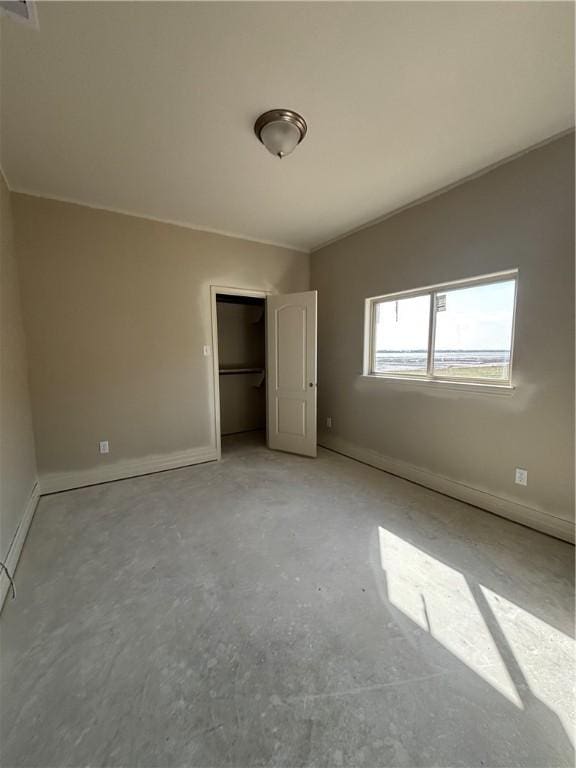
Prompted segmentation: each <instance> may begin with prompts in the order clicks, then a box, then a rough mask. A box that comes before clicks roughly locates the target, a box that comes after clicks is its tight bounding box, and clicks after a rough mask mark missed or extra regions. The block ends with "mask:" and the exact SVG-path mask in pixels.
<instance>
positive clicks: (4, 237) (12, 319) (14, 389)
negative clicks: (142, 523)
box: [0, 173, 36, 561]
mask: <svg viewBox="0 0 576 768" xmlns="http://www.w3.org/2000/svg"><path fill="white" fill-rule="evenodd" d="M10 198H11V195H10V192H9V191H8V188H7V186H6V183H5V181H4V177H3V176H2V173H0V358H1V361H2V365H1V366H0V559H1V560H2V561H5V560H6V557H7V554H8V550H9V548H10V545H11V544H12V542H13V540H14V536H15V534H16V531H17V529H18V526H19V525H20V523H21V521H22V519H23V516H24V514H25V511H26V507H27V505H28V504H29V502H30V499H31V495H32V492H33V490H34V486H35V484H36V459H35V455H34V437H33V431H32V416H31V409H30V398H29V389H28V369H27V358H26V341H25V336H24V328H23V324H22V312H21V302H20V286H19V281H18V269H17V264H16V258H15V249H14V238H13V224H12V206H11V199H10Z"/></svg>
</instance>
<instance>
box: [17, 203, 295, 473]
mask: <svg viewBox="0 0 576 768" xmlns="http://www.w3.org/2000/svg"><path fill="white" fill-rule="evenodd" d="M14 213H15V222H16V238H17V246H18V254H19V259H20V262H21V268H22V289H23V302H24V309H25V312H24V314H25V319H26V330H27V334H28V344H29V356H30V370H31V379H30V381H31V392H32V406H33V414H34V426H35V431H36V445H37V456H38V468H39V471H40V473H41V476H45V475H46V474H47V473H60V472H70V471H74V470H85V469H91V468H94V467H102V466H105V465H108V464H114V463H115V462H125V461H126V460H134V459H144V458H146V457H148V456H165V455H170V454H174V453H177V452H182V451H188V450H191V449H195V448H204V447H209V446H212V447H213V446H214V445H215V435H214V418H213V417H214V414H213V408H212V402H213V400H212V381H213V372H212V358H211V357H205V356H203V352H202V347H203V345H205V344H209V345H211V343H212V338H211V304H210V285H211V284H216V285H220V286H233V287H240V288H253V289H258V290H269V291H283V292H285V291H297V290H302V289H305V288H307V287H308V284H309V257H308V256H307V255H305V254H302V253H298V252H294V251H290V250H287V249H284V248H279V247H274V246H267V245H262V244H259V243H253V242H249V241H245V240H239V239H234V238H228V237H223V236H220V235H214V234H209V233H205V232H199V231H195V230H191V229H186V228H183V227H176V226H172V225H168V224H162V223H158V222H153V221H149V220H145V219H140V218H136V217H132V216H124V215H120V214H114V213H109V212H105V211H98V210H93V209H90V208H86V207H82V206H77V205H71V204H67V203H58V202H54V201H49V200H45V199H41V198H34V197H29V196H25V195H14ZM99 440H109V441H110V449H111V452H110V454H109V455H108V456H100V455H99V454H98V450H97V448H98V441H99Z"/></svg>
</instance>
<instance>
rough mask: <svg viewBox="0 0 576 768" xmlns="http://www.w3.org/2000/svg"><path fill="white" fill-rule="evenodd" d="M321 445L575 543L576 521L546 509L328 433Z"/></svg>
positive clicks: (323, 437)
mask: <svg viewBox="0 0 576 768" xmlns="http://www.w3.org/2000/svg"><path fill="white" fill-rule="evenodd" d="M318 444H319V445H321V446H323V447H324V448H329V449H330V450H332V451H336V452H337V453H342V454H344V455H345V456H348V457H350V458H352V459H357V460H358V461H361V462H363V463H364V464H369V465H370V466H372V467H376V468H377V469H382V470H384V472H389V473H390V474H392V475H398V476H399V477H402V478H404V479H405V480H410V481H412V482H414V483H418V484H419V485H424V486H426V488H431V489H432V490H433V491H439V492H440V493H443V494H445V495H446V496H452V497H453V498H455V499H458V500H459V501H464V502H466V503H467V504H472V505H473V506H475V507H480V508H481V509H486V510H488V512H493V513H494V514H496V515H500V517H505V518H507V519H508V520H513V521H514V522H515V523H521V524H522V525H526V526H528V527H529V528H535V529H536V530H537V531H542V533H547V534H549V535H550V536H555V537H556V538H558V539H563V540H564V541H569V542H574V524H573V523H571V522H569V521H568V520H564V519H563V518H561V517H556V516H555V515H551V514H550V513H549V512H546V511H545V510H543V509H538V508H536V507H529V506H527V505H525V504H520V503H519V502H517V501H512V500H511V499H506V498H504V497H502V496H497V495H496V494H493V493H489V492H488V491H483V490H480V489H479V488H474V487H472V486H470V485H466V484H465V483H460V482H458V481H457V480H450V479H449V478H447V477H444V476H443V475H438V474H436V473H434V472H430V471H428V470H425V469H420V468H419V467H415V466H414V465H413V464H409V463H408V462H404V461H398V460H397V459H391V458H390V457H388V456H384V455H383V454H381V453H378V452H377V451H373V450H372V449H370V448H361V447H360V446H358V445H355V444H353V443H349V442H348V441H347V440H343V439H342V438H340V437H334V436H332V435H326V434H324V435H321V436H320V438H319V443H318Z"/></svg>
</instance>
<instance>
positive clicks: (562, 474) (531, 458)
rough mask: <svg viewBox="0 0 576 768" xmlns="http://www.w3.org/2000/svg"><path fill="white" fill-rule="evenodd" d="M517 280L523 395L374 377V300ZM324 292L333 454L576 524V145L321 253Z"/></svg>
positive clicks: (316, 264) (517, 369) (325, 406)
mask: <svg viewBox="0 0 576 768" xmlns="http://www.w3.org/2000/svg"><path fill="white" fill-rule="evenodd" d="M513 267H518V268H519V286H518V308H517V318H516V342H515V350H514V370H513V382H514V384H515V385H516V389H515V391H514V394H513V395H511V396H501V395H489V394H477V393H467V392H460V391H455V390H449V391H440V390H439V389H438V388H431V387H427V386H426V385H425V384H420V385H418V384H413V385H407V384H405V383H404V382H392V381H382V380H373V379H367V378H363V377H362V376H361V375H360V374H361V371H362V350H363V323H364V300H365V298H367V297H369V296H377V295H381V294H386V293H391V292H394V291H402V290H408V289H414V288H418V287H421V286H426V285H433V284H435V283H442V282H445V281H450V280H457V279H460V278H467V277H472V276H476V275H482V274H488V273H491V272H497V271H500V270H505V269H508V268H513ZM312 287H313V288H316V289H318V292H319V377H318V378H319V390H318V395H319V426H320V433H319V434H320V437H319V441H320V443H322V442H324V443H326V444H331V445H332V446H333V447H340V448H341V449H342V447H344V448H346V447H350V446H360V447H362V448H365V449H369V450H371V451H374V452H376V453H378V454H380V455H383V456H386V457H391V458H392V459H394V460H397V461H399V462H405V463H406V464H407V465H410V466H412V467H416V468H420V469H423V470H426V471H427V472H429V473H432V474H435V475H439V476H443V477H445V478H449V479H451V480H454V481H457V482H458V483H462V484H465V485H467V486H470V487H472V488H476V489H480V490H482V491H486V492H488V493H489V494H495V495H497V496H498V497H501V498H504V499H507V500H512V501H514V502H517V503H518V504H520V505H525V506H526V507H529V508H532V510H533V511H535V512H536V513H537V514H538V515H541V516H544V514H545V513H548V514H550V515H554V516H558V517H560V518H562V519H564V520H571V519H573V516H574V486H573V474H574V446H573V427H574V410H573V409H574V386H573V385H574V137H573V135H572V136H567V137H564V138H562V139H560V140H557V141H555V142H553V143H551V144H548V145H546V146H545V147H542V148H540V149H537V150H534V151H532V152H530V153H528V154H526V155H524V156H522V157H520V158H518V159H516V160H513V161H511V162H509V163H507V164H505V165H503V166H501V167H499V168H497V169H495V170H493V171H492V172H490V173H488V174H485V175H483V176H481V177H478V178H477V179H475V180H472V181H469V182H467V183H465V184H462V185H461V186H459V187H457V188H454V189H453V190H451V191H449V192H446V193H445V194H442V195H440V196H438V197H436V198H434V199H431V200H429V201H428V202H425V203H422V204H420V205H418V206H415V207H412V208H410V209H408V210H405V211H404V212H402V213H399V214H397V215H395V216H393V217H391V218H389V219H387V220H385V221H383V222H381V223H380V224H377V225H375V226H372V227H370V228H369V229H365V230H363V231H361V232H358V233H356V234H354V235H351V236H349V237H347V238H346V239H344V240H341V241H339V242H337V243H335V244H333V245H331V246H328V247H325V248H323V249H321V250H320V251H318V252H316V253H314V254H313V255H312ZM328 415H330V416H332V419H333V428H332V430H331V431H329V430H327V429H326V427H325V423H326V417H327V416H328ZM515 467H524V468H526V469H528V472H529V482H528V487H526V488H523V487H520V486H518V485H515V484H514V468H515ZM486 498H488V497H486Z"/></svg>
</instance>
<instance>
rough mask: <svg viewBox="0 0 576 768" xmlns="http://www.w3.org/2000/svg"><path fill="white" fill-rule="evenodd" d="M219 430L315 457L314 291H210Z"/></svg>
mask: <svg viewBox="0 0 576 768" xmlns="http://www.w3.org/2000/svg"><path fill="white" fill-rule="evenodd" d="M210 290H211V301H212V353H213V360H214V368H213V372H214V428H215V437H216V448H217V451H218V458H220V456H221V453H222V441H221V438H222V437H224V436H227V435H234V434H239V433H246V432H253V433H254V434H257V433H258V432H259V431H260V432H261V434H262V439H263V440H264V434H265V435H266V444H267V445H268V447H269V448H271V449H273V450H280V451H287V452H289V453H299V454H302V455H305V456H316V336H317V331H316V315H317V293H316V291H305V292H302V293H293V294H284V295H281V294H269V293H266V292H263V291H251V290H246V289H234V288H223V287H219V286H211V289H210Z"/></svg>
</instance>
